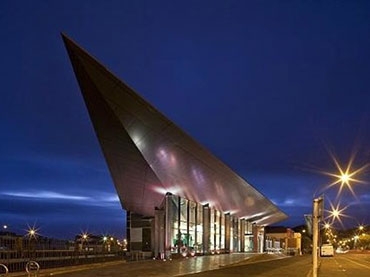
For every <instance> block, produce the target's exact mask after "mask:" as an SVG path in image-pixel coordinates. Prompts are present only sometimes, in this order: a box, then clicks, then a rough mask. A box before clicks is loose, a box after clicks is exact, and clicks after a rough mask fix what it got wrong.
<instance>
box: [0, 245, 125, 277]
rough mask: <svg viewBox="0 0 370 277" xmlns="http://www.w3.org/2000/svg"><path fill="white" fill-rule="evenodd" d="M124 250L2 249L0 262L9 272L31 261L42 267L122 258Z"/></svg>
mask: <svg viewBox="0 0 370 277" xmlns="http://www.w3.org/2000/svg"><path fill="white" fill-rule="evenodd" d="M122 257H123V252H114V253H112V252H101V251H100V252H94V251H75V250H34V251H6V250H5V251H4V250H3V251H0V264H4V265H6V267H7V268H8V269H9V272H16V271H24V270H25V267H26V264H27V263H28V262H29V261H31V260H32V261H36V262H37V263H38V264H39V265H40V267H41V268H43V269H45V268H55V267H64V266H74V265H83V264H90V263H98V262H107V261H114V260H119V259H122Z"/></svg>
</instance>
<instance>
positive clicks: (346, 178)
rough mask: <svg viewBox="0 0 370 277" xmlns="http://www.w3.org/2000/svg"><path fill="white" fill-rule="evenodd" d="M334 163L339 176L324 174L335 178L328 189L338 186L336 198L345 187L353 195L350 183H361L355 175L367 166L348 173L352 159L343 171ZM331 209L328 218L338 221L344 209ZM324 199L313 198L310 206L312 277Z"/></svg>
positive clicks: (315, 266)
mask: <svg viewBox="0 0 370 277" xmlns="http://www.w3.org/2000/svg"><path fill="white" fill-rule="evenodd" d="M333 160H334V163H335V165H336V167H337V169H338V171H339V173H340V174H333V173H328V172H324V174H326V175H329V176H332V177H335V178H336V180H335V181H334V182H332V183H331V184H329V185H328V188H330V187H332V186H334V185H337V184H340V187H339V191H338V194H337V197H338V196H339V195H340V193H341V192H342V189H343V187H347V188H348V189H349V190H350V191H351V192H352V194H353V195H355V194H354V191H353V188H352V186H351V182H357V183H363V181H361V180H358V179H355V178H354V177H355V175H357V174H358V173H360V172H361V171H363V170H364V169H365V168H366V167H367V166H368V164H366V165H365V166H363V167H361V168H359V169H357V170H355V171H353V172H350V170H351V165H352V162H353V158H352V159H351V160H350V162H349V164H348V166H347V168H346V169H345V170H343V169H342V168H341V166H340V165H339V163H338V161H337V160H336V159H335V158H334V157H333ZM330 205H331V207H332V211H331V212H330V214H331V215H330V216H331V217H332V218H333V221H334V220H335V219H338V220H339V221H340V216H341V215H342V211H343V210H345V209H346V207H345V208H344V209H339V207H338V206H337V207H334V206H333V205H332V204H330ZM323 215H324V198H323V196H320V197H318V198H314V200H313V205H312V276H313V277H317V270H318V257H319V251H318V250H319V247H318V243H319V233H320V230H319V224H320V222H321V220H323V218H324V216H323Z"/></svg>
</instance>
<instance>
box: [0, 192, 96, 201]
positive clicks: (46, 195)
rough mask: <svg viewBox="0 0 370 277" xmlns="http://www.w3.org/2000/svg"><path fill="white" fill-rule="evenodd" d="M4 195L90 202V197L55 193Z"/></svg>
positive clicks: (14, 193) (10, 193) (6, 193)
mask: <svg viewBox="0 0 370 277" xmlns="http://www.w3.org/2000/svg"><path fill="white" fill-rule="evenodd" d="M1 194H2V195H6V196H12V197H22V198H40V199H63V200H88V199H90V198H89V197H86V196H78V195H68V194H63V193H58V192H53V191H32V192H9V191H6V192H2V193H1Z"/></svg>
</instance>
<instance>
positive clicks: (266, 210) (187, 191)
mask: <svg viewBox="0 0 370 277" xmlns="http://www.w3.org/2000/svg"><path fill="white" fill-rule="evenodd" d="M62 36H63V40H64V43H65V46H66V48H67V51H68V54H69V57H70V60H71V62H72V66H73V69H74V72H75V75H76V78H77V80H78V83H79V86H80V89H81V92H82V95H83V97H84V100H85V103H86V106H87V109H88V112H89V114H90V118H91V121H92V123H93V125H94V129H95V132H96V134H97V137H98V140H99V143H100V145H101V148H102V150H103V153H104V156H105V159H106V161H107V164H108V168H109V170H110V173H111V176H112V178H113V182H114V184H115V187H116V189H117V192H118V196H119V198H120V201H121V204H122V207H123V208H124V209H126V210H129V211H132V212H135V213H139V214H142V215H145V216H153V215H154V210H155V207H159V206H160V204H161V202H162V200H163V197H164V195H165V194H166V192H171V193H173V194H175V195H178V196H181V197H184V198H186V199H189V200H192V201H196V202H199V203H203V204H206V203H209V205H210V206H211V207H213V208H215V209H217V210H220V211H223V212H230V213H231V214H232V215H235V216H237V217H239V218H245V219H247V220H249V221H251V222H255V223H257V224H259V225H269V224H272V223H275V222H278V221H281V220H284V219H286V217H287V216H286V214H285V213H283V212H282V211H280V210H279V209H278V208H277V207H276V206H275V205H274V204H273V203H272V202H271V201H270V200H269V199H267V198H266V197H265V196H264V195H262V194H261V193H260V192H259V191H257V190H256V189H255V188H254V187H253V186H251V185H250V184H248V183H247V182H246V181H245V180H244V179H242V178H241V177H240V176H239V175H238V174H236V173H235V172H234V171H233V170H231V169H230V168H229V167H228V166H226V165H225V164H224V163H223V162H221V161H220V160H219V159H218V158H216V157H215V156H214V155H212V154H211V153H210V152H209V151H208V150H206V149H205V148H204V147H202V146H201V145H200V144H199V143H197V142H196V141H195V140H194V139H193V138H192V137H190V136H189V135H188V134H186V133H185V132H184V131H183V130H181V129H180V128H179V127H177V126H176V125H175V124H174V123H173V122H172V121H170V120H169V119H168V118H166V117H165V116H164V115H163V114H162V113H161V112H159V111H158V110H157V109H156V108H154V107H153V106H152V105H151V104H149V103H148V102H147V101H146V100H144V99H143V98H142V97H141V96H139V95H138V94H137V93H136V92H135V91H134V90H133V89H131V88H130V87H129V86H128V85H126V84H125V83H124V82H122V81H121V80H119V79H118V78H117V77H115V76H114V75H113V74H112V73H110V72H109V71H108V70H107V69H106V68H105V67H104V66H103V65H101V64H100V63H99V62H98V61H97V60H96V59H94V58H93V57H92V56H90V55H89V54H88V53H87V52H86V51H84V50H83V49H81V48H80V47H79V46H78V45H77V44H76V43H74V42H73V41H72V40H70V39H69V38H67V37H66V36H64V35H62Z"/></svg>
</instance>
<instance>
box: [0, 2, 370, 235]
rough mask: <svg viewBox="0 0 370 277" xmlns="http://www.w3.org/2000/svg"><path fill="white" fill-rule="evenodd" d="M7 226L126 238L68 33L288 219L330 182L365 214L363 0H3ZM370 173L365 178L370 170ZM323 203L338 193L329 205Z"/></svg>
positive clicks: (0, 181) (369, 69)
mask: <svg viewBox="0 0 370 277" xmlns="http://www.w3.org/2000/svg"><path fill="white" fill-rule="evenodd" d="M0 26H1V27H0V32H1V33H0V34H1V44H0V51H1V54H2V57H1V66H0V71H1V72H0V76H1V84H2V85H1V91H0V93H1V101H0V128H1V129H0V130H1V133H0V223H1V224H2V225H3V224H8V225H9V229H10V230H12V231H15V232H17V233H20V234H22V233H25V229H27V225H30V226H33V225H35V226H36V227H38V228H40V230H39V233H40V234H42V235H45V236H53V237H59V238H71V237H73V236H74V235H75V234H78V233H80V232H81V231H89V232H93V233H96V234H100V233H101V234H102V233H107V234H108V233H109V234H114V235H116V236H119V237H123V236H124V232H125V230H124V228H125V212H124V211H123V210H122V208H121V205H120V203H119V200H118V197H117V194H116V191H115V188H114V185H113V183H112V180H111V178H110V175H109V172H108V168H107V165H106V163H105V160H104V158H103V155H102V152H101V150H100V146H99V144H98V141H97V138H96V135H95V133H94V131H93V127H92V124H91V122H90V119H89V117H88V113H87V109H86V108H85V105H84V102H83V99H82V96H81V93H80V91H79V87H78V85H77V81H76V79H75V76H74V73H73V71H72V67H71V64H70V61H69V58H68V57H67V53H66V50H65V48H64V45H63V42H62V39H61V36H60V32H65V33H66V34H67V35H68V36H70V37H71V38H72V39H74V40H75V41H76V42H77V43H78V44H80V45H81V46H82V47H83V48H85V49H86V50H87V51H88V52H90V53H91V54H92V55H93V56H95V57H96V58H97V59H98V60H99V61H101V62H102V63H103V64H104V65H105V66H107V67H108V68H109V69H110V70H111V71H112V72H114V73H115V74H116V75H117V76H118V77H119V78H121V79H122V80H124V81H125V82H126V83H127V84H129V85H130V86H131V87H133V88H134V89H135V90H136V91H137V92H138V93H139V94H140V95H142V96H143V97H144V98H145V99H147V100H148V101H149V102H151V103H152V104H153V105H154V106H155V107H157V108H158V109H159V110H160V111H162V112H163V113H164V114H165V115H166V116H167V117H168V118H170V119H171V120H172V121H174V122H175V123H176V124H177V125H178V126H180V127H181V128H182V129H184V130H185V131H186V132H187V133H188V134H190V135H191V136H192V137H194V138H195V139H196V140H197V141H198V142H200V143H201V144H202V145H203V146H205V147H206V148H207V149H209V150H210V151H211V152H212V153H214V154H215V155H216V156H217V157H219V158H220V159H221V160H222V161H223V162H225V163H226V164H227V165H228V166H230V167H231V168H232V169H233V170H234V171H236V172H237V173H238V174H239V175H240V176H242V177H243V178H244V179H246V180H247V181H248V182H250V183H251V184H252V185H253V186H254V187H256V188H257V189H258V190H259V191H261V192H262V193H263V194H264V195H265V196H266V197H268V198H270V199H271V200H272V201H273V202H274V203H275V204H276V205H278V207H279V208H280V209H282V210H283V211H284V212H285V213H287V214H288V215H289V219H288V220H287V221H285V222H282V223H281V224H282V225H286V226H289V227H294V226H296V225H299V224H303V223H304V218H303V214H306V213H311V203H312V197H313V195H314V193H315V191H316V194H317V195H318V194H320V193H322V192H323V191H325V195H326V198H327V199H330V200H331V201H332V203H333V205H334V206H336V205H337V203H338V202H340V207H343V206H348V208H347V210H346V211H345V214H347V215H348V217H347V218H343V224H344V226H345V227H352V226H356V224H360V223H361V224H370V215H369V214H368V211H369V210H370V184H369V183H364V184H357V185H356V186H353V189H354V192H355V194H356V195H355V196H353V195H352V193H351V192H350V191H349V190H348V189H346V188H344V189H343V191H342V195H341V196H340V197H336V195H337V191H338V189H337V187H335V186H334V187H332V188H330V189H328V190H325V186H326V185H327V184H330V183H332V182H333V181H334V180H335V179H333V177H330V176H326V175H325V174H321V173H320V172H319V171H326V172H332V173H337V172H338V170H337V168H336V166H335V163H334V162H333V160H332V158H331V156H330V153H333V154H334V155H335V156H336V157H337V159H338V161H339V163H340V164H341V165H343V166H344V167H345V164H347V163H348V161H349V159H350V157H351V155H353V154H354V153H357V154H356V158H355V159H354V161H353V163H352V168H353V169H356V168H360V167H362V166H364V165H366V164H368V163H369V162H370V77H369V76H370V3H369V2H368V1H213V0H212V1H206V0H204V1H189V0H187V1H141V0H139V1H123V0H117V1H75V0H73V1H69V0H68V1H40V0H38V1H36V0H35V1H12V0H3V1H0ZM369 177H370V174H369V169H367V170H364V171H362V172H361V174H358V175H356V176H355V178H358V179H361V180H363V181H370V178H369ZM327 206H328V207H327V208H328V209H329V206H330V205H329V201H327Z"/></svg>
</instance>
